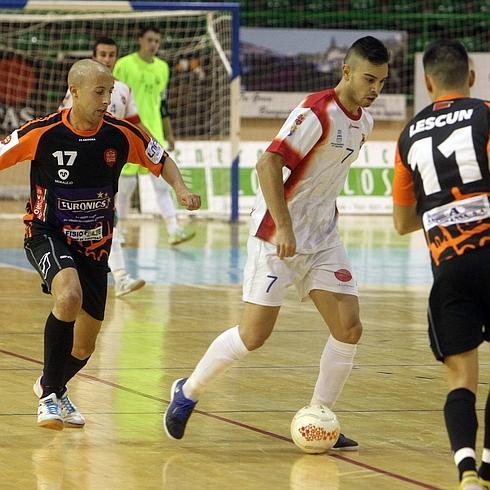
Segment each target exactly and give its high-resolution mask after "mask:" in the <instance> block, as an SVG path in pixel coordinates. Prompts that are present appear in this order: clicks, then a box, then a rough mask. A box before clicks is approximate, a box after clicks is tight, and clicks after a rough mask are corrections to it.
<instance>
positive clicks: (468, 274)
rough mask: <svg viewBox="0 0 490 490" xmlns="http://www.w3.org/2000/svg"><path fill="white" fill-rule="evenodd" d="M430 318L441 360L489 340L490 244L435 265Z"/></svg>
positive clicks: (432, 339) (436, 353)
mask: <svg viewBox="0 0 490 490" xmlns="http://www.w3.org/2000/svg"><path fill="white" fill-rule="evenodd" d="M428 320H429V338H430V345H431V348H432V352H433V353H434V356H435V357H436V359H437V360H439V361H444V358H445V357H447V356H451V355H454V354H461V353H463V352H466V351H469V350H472V349H476V348H477V347H478V346H479V345H480V344H481V343H482V342H484V341H490V246H487V247H483V248H479V249H477V250H473V251H470V252H466V253H465V254H463V255H461V256H458V257H454V258H452V259H449V260H446V261H444V262H441V264H440V265H439V266H438V267H434V283H433V285H432V289H431V292H430V297H429V309H428Z"/></svg>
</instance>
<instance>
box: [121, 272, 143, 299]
mask: <svg viewBox="0 0 490 490" xmlns="http://www.w3.org/2000/svg"><path fill="white" fill-rule="evenodd" d="M145 284H146V282H145V281H144V280H143V279H133V278H132V277H131V276H130V275H129V274H125V275H124V276H122V277H120V278H119V279H116V297H117V298H119V297H121V296H124V295H125V294H129V293H132V292H133V291H137V290H138V289H141V288H142V287H143V286H144V285H145Z"/></svg>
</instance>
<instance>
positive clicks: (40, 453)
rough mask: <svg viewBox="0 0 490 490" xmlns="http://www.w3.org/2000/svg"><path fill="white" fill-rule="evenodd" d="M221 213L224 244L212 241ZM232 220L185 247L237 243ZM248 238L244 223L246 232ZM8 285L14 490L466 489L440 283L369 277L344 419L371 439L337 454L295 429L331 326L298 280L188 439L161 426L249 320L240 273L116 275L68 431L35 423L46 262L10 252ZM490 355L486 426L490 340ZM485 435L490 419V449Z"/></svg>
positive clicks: (5, 358)
mask: <svg viewBox="0 0 490 490" xmlns="http://www.w3.org/2000/svg"><path fill="white" fill-rule="evenodd" d="M134 226H136V225H134ZM212 226H214V227H215V229H214V232H213V233H215V235H216V234H217V235H219V236H220V237H221V238H220V239H221V241H222V243H221V244H220V245H216V244H215V243H211V241H210V240H209V233H210V231H209V229H210V228H209V227H212ZM352 226H353V227H352V230H351V232H349V230H347V233H348V235H346V236H345V240H346V241H347V242H349V241H350V243H352V240H353V238H352V237H353V236H354V234H355V233H358V235H359V226H360V225H359V221H358V220H355V221H354V224H353V225H352ZM370 226H373V220H371V222H370ZM374 226H378V225H377V224H375V225H374ZM379 226H380V230H378V234H377V235H375V236H377V237H378V238H379V237H381V236H382V237H384V238H383V240H382V243H381V242H380V240H378V239H376V240H372V236H373V235H372V234H371V235H369V236H370V237H371V239H367V238H366V237H364V238H363V236H362V234H361V235H359V236H358V237H357V238H356V240H357V242H358V243H357V244H356V247H360V248H361V249H362V250H364V252H365V256H366V257H370V256H372V257H376V254H379V253H382V249H383V247H390V246H391V245H390V243H392V244H394V245H393V247H395V248H396V247H398V246H399V244H400V242H399V239H398V238H396V237H394V235H393V237H392V238H390V237H391V231H390V230H391V228H389V224H387V221H386V220H381V221H380V224H379ZM228 228H229V225H226V224H220V225H216V224H212V225H211V224H210V225H207V224H200V225H199V233H201V234H207V235H206V237H207V238H208V239H207V240H197V241H196V242H195V243H192V242H191V243H189V244H186V245H184V247H183V248H182V254H184V253H187V254H192V253H194V252H195V249H196V248H198V247H201V248H206V247H209V246H216V247H217V248H219V247H224V246H225V245H226V240H227V239H228V237H229V233H228ZM216 230H217V231H216ZM356 230H357V231H356ZM131 231H132V232H133V231H134V232H135V230H131ZM21 233H22V230H21V227H20V225H18V224H17V223H16V222H13V221H3V222H0V249H1V248H3V249H5V250H7V249H8V250H9V253H11V254H14V252H15V248H16V247H17V248H19V247H20V245H21V240H20V235H21ZM130 236H131V235H130ZM245 237H246V226H245V225H244V226H243V227H240V230H239V240H238V242H239V244H240V245H242V244H243V242H244V240H245ZM364 239H365V243H364V244H363V240H364ZM391 239H392V241H390V240H391ZM158 244H159V246H161V247H165V245H164V242H163V241H162V240H159V241H158ZM133 245H134V244H133ZM129 246H130V247H131V246H132V244H131V243H130V244H129ZM405 247H409V244H408V242H406V243H405ZM226 253H228V252H226ZM179 257H180V255H178V254H177V255H175V256H174V260H176V261H177V260H179ZM373 260H374V259H373ZM0 262H1V261H0ZM3 262H5V260H4V261H3ZM7 262H8V261H7ZM367 265H368V266H369V263H368V264H367ZM197 266H198V264H196V267H197ZM388 266H389V264H388ZM177 268H178V267H177ZM0 291H1V294H0V386H1V390H2V391H1V393H2V397H1V404H0V434H1V436H0V489H2V490H3V489H38V490H39V489H42V490H59V489H76V490H78V489H80V490H92V489H94V490H95V489H97V490H98V489H120V490H126V489H128V490H129V489H138V490H139V489H167V490H187V489H189V490H194V489H196V490H197V489H213V490H214V489H223V490H228V489H230V490H257V489H264V490H265V489H267V490H269V489H271V490H276V489H277V490H299V489H301V490H317V489H318V490H320V489H322V490H325V489H328V490H358V489H360V488H362V489H369V490H388V489H390V490H392V489H400V490H402V489H407V490H408V489H417V488H426V489H452V488H456V471H455V469H454V466H453V464H452V462H451V457H450V454H449V449H448V442H447V436H446V433H445V429H444V426H443V414H442V410H441V409H442V405H443V401H444V397H445V383H444V379H443V371H442V368H441V366H440V365H439V364H438V363H436V361H435V360H434V359H433V358H432V355H431V353H430V351H429V348H428V346H427V336H426V321H425V308H426V296H427V291H428V285H427V284H416V283H415V284H399V285H397V284H391V285H390V284H374V283H365V284H361V308H362V311H361V313H362V319H363V323H364V336H363V338H362V342H361V344H360V346H359V350H358V355H357V358H356V363H355V368H354V370H353V372H352V374H351V376H350V378H349V380H348V382H347V384H346V386H345V389H344V392H343V394H342V396H341V398H340V400H339V401H338V403H337V406H336V407H335V412H336V413H337V415H338V417H339V419H340V422H341V425H342V429H343V431H344V432H345V433H346V434H347V435H349V436H351V437H353V438H356V439H358V440H359V442H360V445H361V448H360V450H359V451H358V452H351V453H329V454H323V455H305V454H302V453H300V452H299V450H297V449H296V447H295V446H294V445H293V444H292V443H291V441H290V439H289V423H290V420H291V418H292V416H293V414H294V412H295V411H296V410H297V409H299V408H300V407H301V406H303V405H305V404H306V403H307V402H308V401H309V397H310V395H311V392H312V389H313V386H314V382H315V379H316V375H317V363H318V359H319V357H320V354H321V351H322V348H323V345H324V343H325V341H326V338H327V332H326V329H325V327H324V326H323V325H322V322H321V320H320V318H319V316H318V315H317V314H316V312H315V311H314V310H313V307H312V305H311V303H298V302H297V300H296V298H295V296H294V294H292V293H291V295H290V296H289V297H288V298H287V301H286V303H285V305H284V308H283V310H282V311H281V314H280V317H279V321H278V324H277V328H276V330H275V332H274V334H273V335H272V337H271V339H270V340H269V342H268V343H267V344H266V345H265V346H264V347H263V348H262V349H261V350H259V351H258V352H256V353H254V354H252V355H250V356H248V358H247V359H245V360H244V362H242V363H241V364H240V365H239V366H237V367H236V368H234V369H231V370H230V371H229V372H228V373H227V374H225V375H224V376H223V377H222V378H220V379H219V381H217V382H216V383H215V384H214V385H212V386H211V387H210V389H209V391H208V392H207V393H206V394H205V396H203V398H202V400H201V401H200V403H199V405H198V407H197V411H196V413H195V415H193V417H192V418H191V421H190V423H189V426H188V432H187V435H186V437H185V439H183V440H182V441H180V442H176V441H171V440H169V439H167V438H166V436H165V434H164V431H163V429H162V414H163V412H164V410H165V408H166V406H167V404H168V400H169V388H170V385H171V383H172V381H173V380H174V379H175V378H177V377H182V376H184V375H188V374H189V373H190V371H191V370H192V367H193V366H194V364H195V363H196V361H197V360H198V359H199V357H200V356H201V355H202V353H203V352H204V350H205V349H206V348H207V346H208V344H209V342H211V341H212V340H213V339H214V337H215V336H216V335H217V334H218V333H219V332H221V331H222V330H224V329H225V328H228V327H230V326H232V325H234V324H236V322H237V321H238V318H239V314H240V310H241V303H240V286H239V285H238V284H219V283H217V284H193V283H189V284H166V283H164V282H160V283H159V282H158V281H155V282H154V283H152V284H148V285H147V286H146V287H145V288H144V289H143V290H141V291H140V292H138V293H135V294H133V295H130V296H128V297H127V299H123V300H121V299H118V300H115V299H114V298H113V295H112V294H111V293H112V289H111V291H110V294H109V296H110V299H109V302H108V307H107V315H106V322H105V324H104V326H103V330H102V333H101V336H100V338H99V343H98V347H97V351H96V352H95V354H94V355H93V356H92V358H91V359H90V362H89V364H88V365H87V367H86V369H84V370H83V371H82V373H81V374H80V375H78V376H77V377H76V378H75V379H74V380H73V381H72V382H71V384H70V394H71V397H72V399H73V400H74V401H75V403H76V404H77V405H78V406H79V408H80V410H81V411H82V412H83V414H84V415H85V417H86V419H87V424H86V426H85V428H84V429H83V430H77V429H67V430H64V431H63V432H52V431H49V430H45V429H39V428H37V427H36V416H35V413H36V406H37V404H36V399H35V397H34V395H33V394H32V384H33V382H34V381H35V379H36V377H37V376H38V374H39V372H40V369H41V362H42V343H43V325H44V321H45V318H46V316H47V314H48V312H49V310H50V304H51V301H50V298H49V297H47V296H45V295H43V294H41V292H40V289H39V279H38V277H37V276H36V275H35V274H34V273H32V272H30V271H28V270H24V269H23V267H19V266H17V265H15V264H14V265H13V266H9V265H8V263H7V264H5V263H4V264H3V266H2V267H0ZM481 354H482V357H481V360H482V383H481V384H482V386H481V387H480V397H479V400H478V409H479V410H478V414H479V417H480V425H481V426H482V425H483V407H484V400H485V399H486V394H487V391H488V376H487V368H488V353H487V350H483V349H482V353H481ZM481 440H482V434H481V433H480V434H479V448H480V449H481Z"/></svg>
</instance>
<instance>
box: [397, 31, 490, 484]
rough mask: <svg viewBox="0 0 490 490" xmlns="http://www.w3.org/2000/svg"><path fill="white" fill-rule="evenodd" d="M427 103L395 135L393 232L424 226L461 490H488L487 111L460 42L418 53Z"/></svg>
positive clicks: (435, 337) (433, 326)
mask: <svg viewBox="0 0 490 490" xmlns="http://www.w3.org/2000/svg"><path fill="white" fill-rule="evenodd" d="M424 70H425V79H426V85H427V89H428V91H429V94H430V96H431V98H432V100H433V103H432V104H431V105H429V106H427V107H426V108H425V109H423V110H422V111H421V112H419V113H418V114H417V115H416V116H415V117H414V118H413V119H412V120H411V121H410V122H409V123H408V125H407V126H406V127H405V129H404V130H403V132H402V133H401V135H400V139H399V141H398V147H397V152H396V161H395V178H394V187H393V203H394V223H395V228H396V229H397V230H398V232H399V233H401V234H405V233H409V232H412V231H415V230H417V229H420V228H423V229H424V232H425V237H426V240H427V245H428V247H429V250H430V254H431V258H432V270H433V276H434V283H433V285H432V289H431V293H430V297H429V314H428V320H429V337H430V342H431V347H432V351H433V352H434V355H435V357H436V358H437V359H438V360H440V361H442V362H443V363H444V365H445V366H446V373H447V379H448V385H449V390H450V391H449V393H448V395H447V400H446V403H445V406H444V415H445V420H446V427H447V430H448V433H449V439H450V443H451V448H452V450H453V453H454V460H455V463H456V465H457V466H458V469H459V475H460V481H461V483H460V488H461V489H467V490H470V489H472V490H473V489H480V488H489V487H490V483H489V481H490V398H487V405H486V410H485V449H484V451H483V457H482V465H481V467H480V480H481V481H479V479H478V475H477V472H476V456H475V442H476V432H477V417H476V411H475V400H476V392H477V386H478V350H477V349H478V346H479V345H480V344H481V343H482V342H483V341H488V340H490V292H489V291H490V201H489V196H490V171H489V128H490V111H489V109H490V106H489V104H488V103H487V102H485V101H483V100H480V99H474V98H471V97H470V87H471V85H472V83H473V80H474V76H475V75H474V71H472V70H469V66H468V55H467V53H466V50H465V48H464V47H463V45H462V44H461V43H459V42H458V41H444V40H441V41H435V42H434V43H432V44H431V45H430V46H429V47H428V48H427V50H426V52H425V54H424Z"/></svg>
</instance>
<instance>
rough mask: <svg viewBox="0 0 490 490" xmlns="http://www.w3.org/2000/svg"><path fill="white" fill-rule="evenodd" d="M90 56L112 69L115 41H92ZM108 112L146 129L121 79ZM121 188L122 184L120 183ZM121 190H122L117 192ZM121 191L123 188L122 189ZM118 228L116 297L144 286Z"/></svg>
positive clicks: (67, 101)
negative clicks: (134, 272)
mask: <svg viewBox="0 0 490 490" xmlns="http://www.w3.org/2000/svg"><path fill="white" fill-rule="evenodd" d="M92 59H94V60H95V61H98V62H99V63H102V64H103V65H105V66H107V68H109V70H111V71H112V69H113V68H114V64H115V63H116V60H117V44H116V42H115V41H114V40H113V39H111V38H109V37H101V38H99V39H97V41H95V45H94V50H93V56H92ZM72 105H73V98H72V95H71V92H70V90H69V89H68V90H67V92H66V95H65V98H64V99H63V102H62V103H61V105H60V107H59V108H58V110H62V109H67V108H69V107H72ZM107 112H109V113H110V114H112V115H113V116H115V117H119V118H121V119H126V120H127V121H129V122H132V123H133V124H136V125H138V126H140V127H142V129H145V131H146V132H148V131H147V130H146V128H145V127H144V126H142V124H141V121H140V118H139V115H138V108H137V107H136V102H135V101H134V97H133V95H132V94H131V89H130V88H129V87H128V86H127V85H126V84H125V83H123V82H121V81H119V80H114V90H113V92H112V95H111V103H110V105H109V107H107ZM123 181H124V177H120V184H123ZM122 187H124V184H123V185H122ZM119 192H121V190H120V191H119ZM122 192H124V190H123V191H122ZM121 241H122V240H121V236H120V231H119V230H118V228H117V226H116V227H114V230H113V237H112V249H111V253H110V255H109V267H110V268H111V272H112V275H113V276H114V281H115V283H116V296H117V297H120V296H124V295H125V294H128V293H131V292H132V291H136V290H138V289H140V288H142V287H143V286H144V285H145V281H144V280H143V279H134V278H133V277H131V275H130V274H129V272H127V270H126V263H125V260H124V255H123V251H122V246H121Z"/></svg>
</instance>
